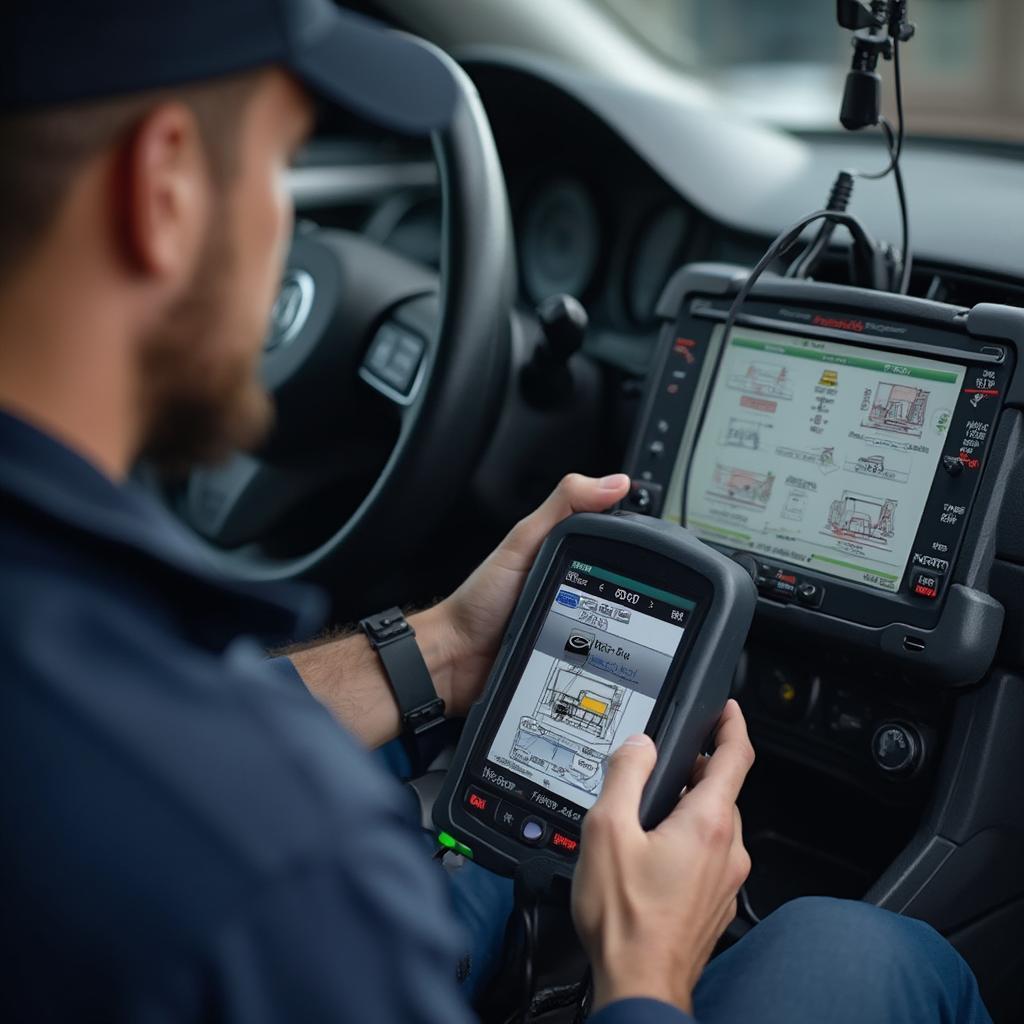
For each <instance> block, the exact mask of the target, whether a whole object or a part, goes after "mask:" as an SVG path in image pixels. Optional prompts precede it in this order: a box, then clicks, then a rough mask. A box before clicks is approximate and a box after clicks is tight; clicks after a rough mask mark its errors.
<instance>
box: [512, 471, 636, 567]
mask: <svg viewBox="0 0 1024 1024" xmlns="http://www.w3.org/2000/svg"><path fill="white" fill-rule="evenodd" d="M628 490H629V477H628V476H626V474H625V473H613V474H612V475H611V476H603V477H600V478H597V477H592V476H582V475H581V474H579V473H570V474H569V475H568V476H565V477H563V478H562V480H561V482H560V483H559V485H558V486H557V487H556V488H555V489H554V490H553V491H552V492H551V494H549V495H548V497H547V499H546V500H545V501H544V503H543V504H542V505H541V506H540V507H539V508H538V509H537V510H536V511H535V512H532V513H531V514H530V515H528V516H527V517H526V518H525V519H521V520H520V521H519V522H518V523H517V524H516V525H515V526H514V527H513V528H512V530H511V531H510V532H509V534H508V536H507V537H506V538H505V540H504V541H503V542H502V544H501V549H500V550H501V553H502V555H503V556H504V557H503V559H502V560H503V562H505V564H507V565H508V567H509V568H510V569H521V570H525V569H528V568H529V566H530V564H531V563H532V562H533V560H534V558H535V557H536V556H537V551H538V549H539V548H540V546H541V544H542V543H543V541H544V538H545V537H546V536H547V535H548V534H549V533H550V532H551V531H552V530H553V529H554V527H555V526H556V525H557V524H558V523H560V522H561V521H562V520H563V519H565V518H566V516H571V515H572V514H573V513H574V512H603V511H604V510H605V509H606V508H611V506H612V505H614V504H615V503H616V502H617V501H621V500H622V499H623V498H624V497H625V496H626V492H627V491H628Z"/></svg>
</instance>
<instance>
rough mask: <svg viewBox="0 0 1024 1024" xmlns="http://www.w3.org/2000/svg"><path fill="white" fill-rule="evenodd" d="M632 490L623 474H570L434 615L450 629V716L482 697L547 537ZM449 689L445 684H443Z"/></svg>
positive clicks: (434, 609)
mask: <svg viewBox="0 0 1024 1024" xmlns="http://www.w3.org/2000/svg"><path fill="white" fill-rule="evenodd" d="M628 490H629V477H628V476H626V475H625V474H624V473H616V474H614V475H612V476H606V477H602V478H601V479H600V480H597V479H594V478H593V477H587V476H580V475H579V474H578V473H570V474H569V475H568V476H566V477H564V478H563V479H562V481H561V483H559V485H558V486H557V487H556V488H555V489H554V491H552V492H551V494H550V496H549V497H548V498H547V500H546V501H545V502H544V504H543V505H541V506H540V508H538V509H537V510H536V512H533V513H531V514H530V515H528V516H527V517H526V518H525V519H521V520H520V521H519V522H518V523H517V524H516V525H515V526H514V527H513V528H512V530H511V531H510V532H509V533H508V535H507V536H506V537H505V539H504V540H503V541H502V542H501V544H499V545H498V547H497V548H496V549H495V550H494V551H493V552H492V553H491V554H490V556H489V557H488V558H487V560H486V561H485V562H484V563H483V564H482V565H481V566H480V567H479V568H478V569H477V570H476V571H475V572H474V573H473V574H472V575H471V576H470V577H469V579H467V580H466V582H465V583H463V584H462V586H461V587H459V589H458V590H456V591H455V593H454V594H452V595H451V597H449V598H447V600H445V601H442V602H441V603H440V604H439V605H437V606H436V607H435V608H432V609H431V612H430V613H428V614H432V616H433V618H434V619H435V621H437V622H439V623H442V624H443V625H444V626H447V630H448V641H449V643H450V644H451V649H450V652H449V657H448V658H447V659H446V661H447V664H448V665H449V666H450V669H449V672H448V678H447V679H446V680H445V681H444V683H443V682H442V681H441V680H440V679H439V680H437V682H438V686H439V688H442V687H443V689H444V690H445V691H446V692H445V693H443V694H442V695H443V696H444V697H445V700H446V703H447V706H448V712H449V714H452V715H464V714H465V713H466V712H467V711H468V710H469V706H470V704H472V703H473V701H474V700H476V698H477V697H478V696H479V695H480V691H481V690H482V689H483V685H484V682H485V681H486V679H487V674H488V672H489V671H490V669H491V665H492V663H493V661H494V658H495V656H496V655H497V653H498V645H499V644H500V643H501V637H502V634H503V633H504V630H505V626H506V624H507V623H508V619H509V616H510V615H511V614H512V608H513V607H514V606H515V603H516V599H517V598H518V597H519V592H520V591H521V590H522V589H523V582H524V581H525V579H526V574H527V573H528V572H529V571H530V567H531V566H532V565H533V560H534V559H535V558H536V557H537V551H538V550H539V549H540V546H541V544H542V543H543V541H544V538H545V537H546V536H547V535H548V534H549V533H550V532H551V531H552V530H553V529H554V527H555V526H556V525H557V524H558V523H560V522H561V521H562V520H563V519H565V518H566V517H567V516H570V515H572V514H573V513H574V512H602V511H604V510H605V509H606V508H610V507H611V506H612V505H614V504H615V503H616V502H617V501H621V500H622V498H624V497H625V496H626V492H627V491H628ZM445 683H446V684H447V685H444V684H445Z"/></svg>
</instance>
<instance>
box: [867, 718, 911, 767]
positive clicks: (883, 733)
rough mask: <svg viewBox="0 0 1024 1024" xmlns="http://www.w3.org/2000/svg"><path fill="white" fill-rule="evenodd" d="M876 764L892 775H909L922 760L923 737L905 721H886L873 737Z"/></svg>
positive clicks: (872, 745) (872, 746) (872, 754)
mask: <svg viewBox="0 0 1024 1024" xmlns="http://www.w3.org/2000/svg"><path fill="white" fill-rule="evenodd" d="M871 756H872V757H873V758H874V759H875V764H877V765H878V767H879V768H881V769H882V771H883V772H887V773H889V774H891V775H909V774H910V773H911V772H912V771H914V769H915V768H917V766H918V765H919V764H920V762H921V738H920V736H919V735H918V733H917V730H916V729H914V728H913V727H912V726H909V725H905V724H904V723H903V722H886V723H885V724H883V725H881V726H879V727H878V729H877V730H876V731H875V735H874V736H872V738H871Z"/></svg>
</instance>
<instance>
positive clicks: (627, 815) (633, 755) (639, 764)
mask: <svg viewBox="0 0 1024 1024" xmlns="http://www.w3.org/2000/svg"><path fill="white" fill-rule="evenodd" d="M656 760H657V753H656V751H655V749H654V740H652V739H651V738H650V736H646V735H644V734H643V733H640V734H638V735H636V736H630V738H629V739H628V740H626V742H625V743H623V744H622V746H621V747H619V749H618V750H616V751H615V753H614V754H612V756H611V757H610V758H609V760H608V768H607V770H606V771H605V776H604V783H603V785H602V786H601V795H600V796H599V797H598V798H597V802H596V803H595V804H594V807H593V809H592V810H591V812H590V814H593V813H594V811H598V815H597V816H598V817H601V816H602V815H604V816H607V817H609V818H611V819H613V820H616V821H631V820H633V821H636V820H638V819H637V813H638V811H639V808H640V797H641V795H642V794H643V791H644V786H645V785H646V783H647V780H648V779H649V778H650V776H651V772H652V771H653V770H654V762H655V761H656ZM590 814H588V815H587V817H590Z"/></svg>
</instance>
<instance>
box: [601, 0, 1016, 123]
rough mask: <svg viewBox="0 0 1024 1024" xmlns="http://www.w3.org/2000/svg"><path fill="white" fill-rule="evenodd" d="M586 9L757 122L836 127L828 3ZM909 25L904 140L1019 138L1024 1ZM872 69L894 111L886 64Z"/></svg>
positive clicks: (636, 4) (836, 77)
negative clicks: (608, 17) (601, 13)
mask: <svg viewBox="0 0 1024 1024" xmlns="http://www.w3.org/2000/svg"><path fill="white" fill-rule="evenodd" d="M590 2H591V3H593V4H594V5H595V6H598V7H601V8H602V9H604V10H605V11H607V12H610V13H611V14H612V15H613V16H614V17H615V18H617V19H619V21H620V22H621V23H623V24H624V25H625V26H626V27H627V28H628V29H629V30H630V31H631V32H632V34H633V35H635V36H636V37H637V38H638V39H640V40H641V41H642V42H643V43H644V44H645V45H646V46H647V47H648V48H649V49H651V50H653V51H654V52H656V53H657V54H658V55H659V56H661V57H662V58H664V59H665V60H667V61H669V62H670V63H672V64H674V65H676V66H678V67H681V68H682V69H684V70H686V71H688V72H690V73H692V74H695V75H698V76H699V77H701V78H704V79H705V80H707V81H709V82H711V83H712V84H713V85H714V86H715V87H716V88H717V89H718V90H719V91H720V92H722V93H723V94H724V95H725V96H726V97H728V98H729V99H731V100H732V101H734V102H736V103H737V104H738V105H740V106H741V107H742V108H743V109H745V110H746V111H747V112H749V113H751V114H753V115H754V116H756V117H759V118H761V119H764V120H770V121H774V122H776V123H779V124H784V125H787V126H791V127H804V128H830V127H838V120H837V118H838V111H839V101H840V97H841V96H842V89H843V81H844V77H845V74H846V71H847V69H848V68H849V66H850V57H851V55H852V48H851V34H850V33H849V32H847V31H845V30H843V29H841V28H840V27H839V25H838V24H837V22H836V14H835V7H836V5H835V3H834V2H833V0H713V2H709V0H590ZM909 15H910V20H911V21H912V22H914V23H915V24H916V25H917V33H916V35H915V36H914V38H913V39H912V40H911V41H910V42H909V43H908V44H907V45H906V46H904V47H903V48H902V50H901V54H900V56H901V62H902V70H903V83H904V97H905V101H906V113H907V120H908V128H909V130H911V131H912V132H913V133H914V134H915V135H938V136H974V137H982V138H990V139H1003V140H1015V141H1020V140H1024V62H1022V61H1021V60H1020V59H1019V49H1020V44H1021V42H1024V3H1021V0H910V3H909ZM879 70H880V72H881V74H882V79H883V82H884V83H885V85H886V87H887V90H888V92H889V95H888V99H887V107H889V108H891V107H892V106H893V103H892V96H891V86H892V65H891V64H890V63H887V62H885V61H882V62H880V65H879ZM890 115H891V110H890Z"/></svg>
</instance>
